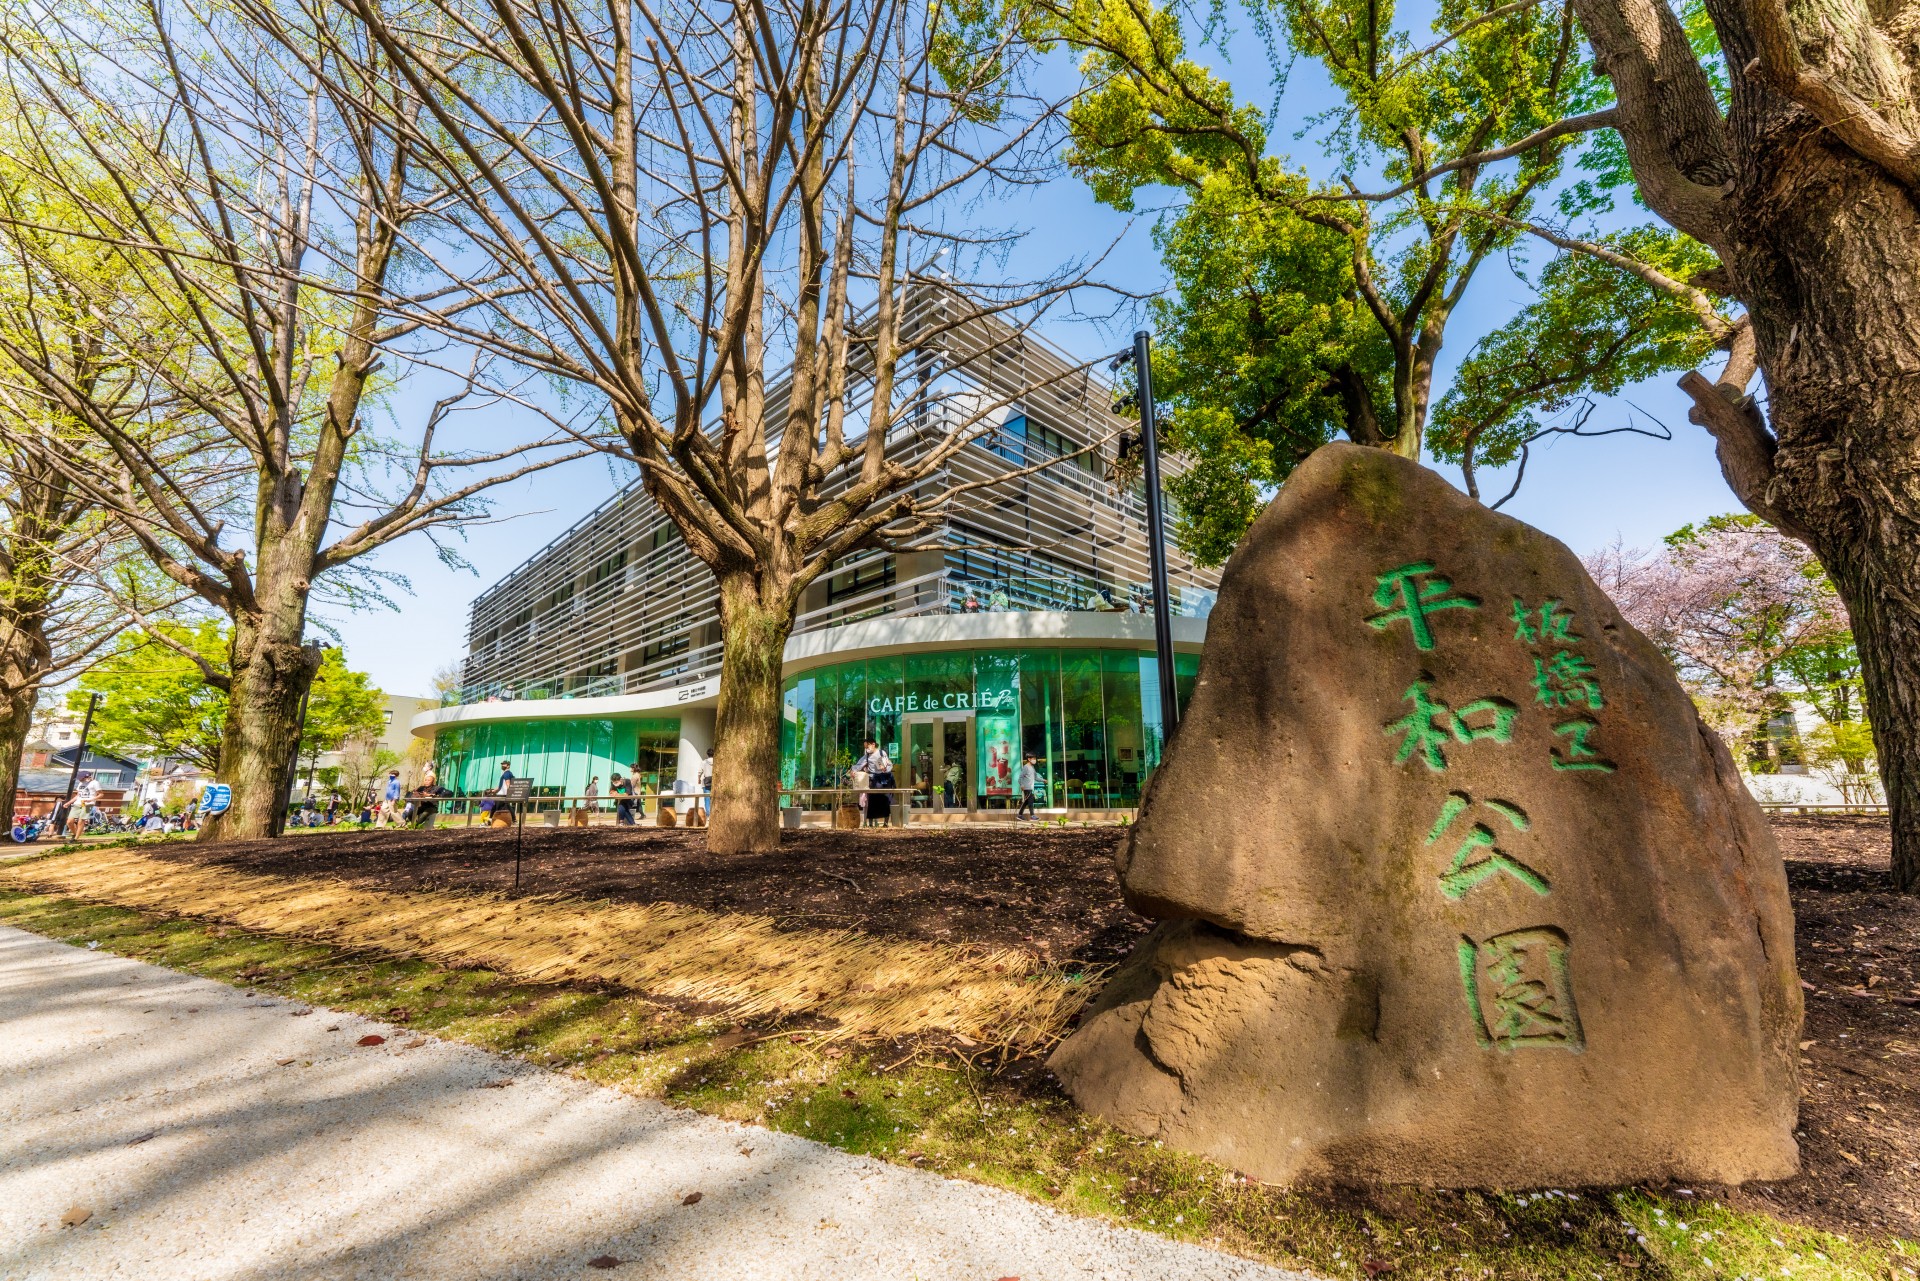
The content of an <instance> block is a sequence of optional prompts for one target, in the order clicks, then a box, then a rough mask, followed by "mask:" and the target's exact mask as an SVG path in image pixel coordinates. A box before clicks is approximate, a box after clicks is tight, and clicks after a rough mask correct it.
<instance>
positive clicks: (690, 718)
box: [673, 707, 713, 814]
mask: <svg viewBox="0 0 1920 1281" xmlns="http://www.w3.org/2000/svg"><path fill="white" fill-rule="evenodd" d="M712 755H713V709H712V708H711V707H690V708H687V709H686V710H685V711H683V712H681V713H680V753H679V755H678V756H677V757H675V759H674V766H673V780H674V782H675V783H679V782H680V781H681V780H682V779H685V780H686V784H687V786H686V789H685V790H687V791H689V792H697V791H699V790H700V762H702V761H704V760H706V759H707V758H708V757H710V756H712ZM675 790H676V791H677V790H679V789H678V788H676V789H675ZM691 804H692V802H691V801H681V802H678V803H676V804H675V805H674V807H673V808H674V811H675V813H679V814H685V813H686V812H687V809H688V808H689V806H691Z"/></svg>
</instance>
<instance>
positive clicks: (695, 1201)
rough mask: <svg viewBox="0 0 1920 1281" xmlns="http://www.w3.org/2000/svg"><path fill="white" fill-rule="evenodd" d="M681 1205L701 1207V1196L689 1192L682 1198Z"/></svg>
mask: <svg viewBox="0 0 1920 1281" xmlns="http://www.w3.org/2000/svg"><path fill="white" fill-rule="evenodd" d="M680 1204H681V1205H699V1204H700V1194H699V1193H698V1192H689V1193H687V1194H686V1195H685V1196H683V1197H681V1198H680Z"/></svg>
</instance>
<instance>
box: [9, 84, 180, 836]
mask: <svg viewBox="0 0 1920 1281" xmlns="http://www.w3.org/2000/svg"><path fill="white" fill-rule="evenodd" d="M7 106H8V108H9V110H8V116H9V120H8V125H7V126H5V128H6V129H7V130H8V132H11V130H12V127H13V126H17V125H18V124H19V123H20V121H21V119H22V117H23V115H24V114H25V113H26V112H27V111H28V110H30V108H29V107H28V105H27V104H22V103H17V102H9V103H7ZM8 141H9V144H10V143H11V142H12V141H13V139H9V140H8ZM5 150H6V151H7V152H9V153H11V152H13V151H14V150H16V148H15V147H13V146H12V145H7V146H6V147H5ZM0 212H4V213H5V214H6V215H8V216H9V217H8V221H7V222H6V223H5V224H4V225H0V334H3V335H4V339H0V341H3V342H4V343H5V345H6V346H8V347H9V348H10V349H12V350H29V351H32V352H33V353H34V361H35V362H36V363H37V364H38V365H40V366H41V367H44V368H51V369H58V370H59V371H60V374H61V377H62V378H64V379H65V380H66V381H67V382H69V383H71V384H73V385H74V386H76V387H81V388H84V389H85V393H86V395H87V396H88V397H89V398H90V399H91V400H92V401H93V403H94V404H96V405H97V406H98V407H99V409H100V411H101V413H103V414H104V415H106V416H108V417H109V418H111V419H112V420H114V421H115V422H118V423H121V424H123V425H127V426H128V429H129V430H135V431H138V432H140V433H141V434H142V435H143V440H144V445H145V447H146V448H147V450H148V451H149V452H150V453H151V454H152V455H153V456H154V457H158V458H167V459H169V460H170V461H174V462H177V461H179V460H180V459H181V457H182V455H183V454H186V453H190V452H191V448H192V447H191V443H190V442H183V436H182V432H181V430H180V425H179V424H178V423H175V422H173V421H172V420H171V417H170V413H169V406H168V405H167V404H166V403H165V401H166V397H165V396H164V394H163V395H162V396H161V397H160V399H159V400H156V399H155V398H154V396H153V395H152V393H153V391H154V387H153V383H152V380H151V379H150V378H148V377H146V376H145V375H144V374H143V373H142V372H141V371H140V370H138V369H135V368H132V367H130V366H129V365H128V364H127V362H126V361H125V360H124V358H123V356H122V354H121V353H120V352H119V350H118V349H117V348H116V347H115V345H114V344H113V343H112V341H111V337H112V328H113V324H112V323H110V322H109V319H108V317H109V315H111V314H112V313H113V312H115V311H116V310H117V311H118V312H119V313H120V316H119V321H118V323H120V324H121V325H132V324H134V323H136V322H135V321H134V319H133V317H132V316H131V315H130V314H129V313H130V307H129V304H128V301H127V300H126V299H124V298H122V297H118V296H116V295H115V293H114V290H113V282H114V281H115V280H116V279H117V278H118V275H119V271H120V268H121V266H122V265H123V264H122V263H121V262H120V261H119V256H118V253H117V251H116V250H114V249H112V248H111V247H108V246H102V245H97V244H89V245H83V246H77V247H76V246H73V245H70V244H67V243H65V242H64V240H63V238H61V237H60V236H58V235H55V234H50V233H45V232H40V231H37V230H34V229H33V228H32V227H30V226H25V225H23V224H25V223H30V222H35V221H41V222H44V221H57V220H59V219H60V218H61V217H62V216H63V214H65V213H67V212H70V207H68V206H64V205H62V204H61V202H59V201H57V200H51V201H50V200H48V199H47V193H46V192H45V190H44V189H42V188H41V187H40V186H39V185H37V184H36V183H34V182H33V181H31V180H30V178H29V177H28V176H27V175H25V174H22V173H20V172H18V171H17V170H14V169H13V168H12V166H11V165H10V164H9V163H7V162H4V161H0ZM136 423H137V424H139V425H140V426H138V427H135V426H133V424H136ZM43 445H44V446H46V447H43ZM62 451H63V452H64V453H65V459H64V461H62V460H61V459H59V458H58V457H56V456H55V455H56V454H57V453H59V452H62ZM76 463H77V464H78V465H80V466H83V467H96V468H97V467H101V466H107V465H110V459H109V458H108V457H107V456H106V455H105V453H104V451H102V450H101V449H100V448H99V447H98V445H97V443H96V442H95V441H93V440H92V439H91V437H90V436H89V434H88V433H85V432H82V431H78V430H76V429H75V426H74V424H73V422H72V421H71V419H70V418H69V417H68V415H66V414H65V413H64V412H63V411H62V410H61V408H60V407H59V405H58V404H57V403H56V402H55V401H54V400H52V399H51V398H49V397H48V396H47V395H46V394H45V392H44V391H43V389H42V388H41V386H40V384H39V382H38V380H37V379H35V378H34V377H33V376H32V375H31V373H30V372H28V371H26V370H23V369H21V368H20V367H19V366H17V365H15V364H14V363H13V362H12V361H11V360H9V359H8V358H7V357H5V356H4V355H0V807H4V808H0V814H11V813H12V812H13V811H12V805H13V797H14V792H15V789H16V786H17V785H18V782H19V772H20V763H21V754H22V751H23V749H24V747H25V744H26V740H27V736H28V734H29V733H30V730H31V726H32V723H33V716H34V708H35V706H36V704H37V702H38V699H39V697H40V694H41V693H42V692H43V691H44V690H46V689H48V688H51V687H52V686H55V685H58V684H60V683H61V682H62V681H65V680H67V679H70V678H71V677H73V676H76V675H78V674H80V673H81V672H82V671H84V670H85V669H86V668H87V666H88V665H89V664H90V663H91V662H92V661H93V660H94V659H95V658H96V657H97V656H98V655H99V654H100V653H101V651H102V649H103V647H104V646H105V645H106V644H107V642H109V641H111V640H112V639H113V638H114V637H115V636H116V635H117V634H118V633H119V632H121V631H122V630H123V629H124V628H125V627H126V626H127V625H128V623H129V622H130V620H131V617H132V615H133V614H138V613H146V614H162V613H165V612H166V611H167V610H169V609H171V608H172V606H174V605H175V604H177V603H178V602H179V599H180V593H179V592H178V591H177V590H174V591H169V590H168V588H169V587H171V584H164V585H163V584H159V583H155V582H154V581H153V575H151V574H144V573H142V572H140V567H139V565H138V564H137V563H133V564H129V563H128V562H127V560H126V558H127V557H128V556H129V555H131V556H132V557H134V558H135V561H136V562H137V559H138V555H139V553H138V550H137V549H136V548H133V547H131V546H129V540H128V539H127V538H126V536H125V535H124V534H122V533H120V532H119V531H117V530H116V529H115V528H114V527H113V526H112V524H111V522H109V521H108V519H107V518H106V516H105V515H104V513H102V512H101V511H100V510H99V508H98V506H97V504H95V503H94V502H93V501H92V499H91V497H90V496H89V495H88V493H87V492H86V490H85V488H84V487H82V486H80V485H77V484H76V483H75V482H74V481H73V479H72V477H71V475H70V472H71V470H72V467H73V466H74V465H75V464H76ZM208 479H209V480H211V479H212V478H208Z"/></svg>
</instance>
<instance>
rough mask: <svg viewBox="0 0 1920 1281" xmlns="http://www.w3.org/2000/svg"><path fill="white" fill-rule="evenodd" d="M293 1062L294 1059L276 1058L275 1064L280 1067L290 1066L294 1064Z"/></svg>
mask: <svg viewBox="0 0 1920 1281" xmlns="http://www.w3.org/2000/svg"><path fill="white" fill-rule="evenodd" d="M293 1062H294V1060H292V1059H275V1060H274V1064H275V1065H276V1066H278V1067H289V1066H291V1065H292V1064H293Z"/></svg>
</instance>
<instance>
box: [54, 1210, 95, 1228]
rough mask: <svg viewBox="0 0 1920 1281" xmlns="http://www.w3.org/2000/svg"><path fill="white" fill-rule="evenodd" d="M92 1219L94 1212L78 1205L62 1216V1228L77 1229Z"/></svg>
mask: <svg viewBox="0 0 1920 1281" xmlns="http://www.w3.org/2000/svg"><path fill="white" fill-rule="evenodd" d="M92 1217H93V1211H92V1210H89V1209H88V1208H87V1207H86V1206H84V1205H76V1206H74V1207H73V1208H72V1209H70V1210H68V1211H67V1212H66V1213H65V1214H63V1215H61V1216H60V1226H61V1227H63V1228H77V1227H79V1226H80V1225H81V1224H82V1223H85V1222H86V1221H87V1220H88V1219H91V1218H92Z"/></svg>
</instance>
